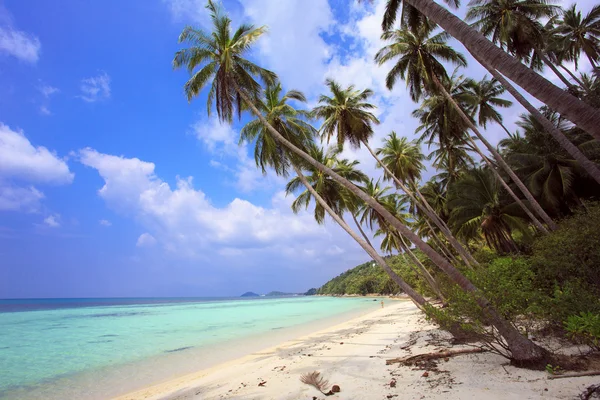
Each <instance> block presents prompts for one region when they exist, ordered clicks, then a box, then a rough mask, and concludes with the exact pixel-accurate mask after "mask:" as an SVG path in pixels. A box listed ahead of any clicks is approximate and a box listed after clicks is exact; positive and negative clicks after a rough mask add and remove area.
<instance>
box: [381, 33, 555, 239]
mask: <svg viewBox="0 0 600 400" xmlns="http://www.w3.org/2000/svg"><path fill="white" fill-rule="evenodd" d="M433 29H434V27H432V26H431V25H424V26H422V27H420V28H419V31H418V32H416V33H413V32H408V31H407V29H401V30H398V31H395V32H394V33H384V34H383V35H382V38H384V39H387V40H394V42H393V43H392V44H390V45H387V46H385V47H383V48H382V49H381V50H380V51H379V52H377V54H376V55H375V60H376V61H377V62H378V63H379V64H380V65H381V64H383V63H386V62H388V61H392V60H396V59H397V61H396V64H395V65H394V66H393V67H392V69H391V70H390V72H389V73H388V75H387V77H386V85H387V87H388V89H390V90H392V88H393V86H394V84H395V82H396V81H397V79H398V77H400V78H401V79H404V80H406V82H407V85H408V87H409V90H410V92H411V95H412V97H413V100H415V101H416V100H419V98H420V95H421V94H422V89H421V88H420V87H422V88H423V89H425V90H426V91H427V92H428V93H429V94H430V95H432V94H434V93H440V94H441V95H442V96H443V99H444V100H442V101H441V104H444V103H446V101H447V103H448V104H447V106H446V107H447V108H448V109H454V112H452V111H451V110H450V112H448V110H446V111H445V112H443V114H442V113H440V114H439V115H440V118H443V119H444V125H445V126H448V125H450V124H452V125H458V126H460V125H461V124H462V125H463V126H465V127H468V128H469V129H471V130H472V131H473V133H475V135H476V136H477V138H478V139H479V140H480V141H481V142H482V143H483V144H484V145H485V146H486V148H487V149H488V150H489V152H490V153H492V155H493V156H494V159H495V160H496V162H497V163H498V164H499V165H500V166H501V167H502V169H504V170H505V171H506V173H507V174H508V175H509V176H510V178H511V179H512V181H513V182H515V184H516V185H517V187H518V188H519V190H521V192H522V193H523V194H524V195H525V197H526V198H527V200H528V201H529V203H530V204H531V207H532V208H533V209H534V210H535V212H536V213H537V214H538V215H539V216H540V217H541V218H542V219H543V220H544V222H545V223H546V224H548V226H549V227H550V228H551V229H553V230H554V229H556V224H555V223H554V221H552V219H551V218H550V217H549V216H548V214H546V212H545V211H544V210H543V209H542V207H541V206H540V205H539V204H538V203H537V202H536V201H535V199H534V197H533V196H532V194H531V193H529V191H528V190H527V188H526V186H525V185H524V184H523V182H521V181H520V180H519V178H518V177H517V176H516V175H515V173H514V172H513V171H512V170H511V169H510V167H509V166H508V165H507V164H506V162H505V161H504V160H503V159H502V157H501V156H500V154H499V153H498V152H497V151H496V148H495V147H494V146H492V145H491V143H490V142H489V141H488V140H487V139H486V138H485V137H484V136H483V135H482V134H481V132H479V129H477V127H476V126H475V124H474V123H473V121H472V120H471V118H469V117H468V116H467V115H466V114H465V112H464V111H463V110H462V108H461V106H460V105H459V104H458V103H457V102H456V100H455V99H454V98H453V97H452V95H451V94H450V93H454V92H456V93H457V94H459V95H460V96H461V97H464V92H465V85H464V82H463V81H462V80H461V79H458V80H457V79H450V78H448V75H447V73H446V70H445V68H444V66H443V65H442V64H441V62H440V61H439V60H438V59H437V57H439V58H441V59H442V60H445V61H449V62H453V63H454V64H457V65H463V66H464V65H466V61H465V59H464V57H463V56H462V55H461V54H460V53H458V52H456V51H454V50H453V49H452V48H451V46H449V45H448V44H447V43H446V39H445V37H444V36H443V35H442V36H440V35H435V36H433V37H431V38H430V36H431V33H432V31H433ZM445 85H446V86H450V88H449V89H450V90H448V89H447V88H446V87H445ZM447 115H455V117H454V118H450V117H448V116H447ZM426 125H427V124H426ZM453 130H454V129H453ZM458 132H462V130H461V131H458ZM453 136H454V137H456V135H453ZM468 138H469V139H470V136H469V137H468ZM439 142H440V143H444V140H440V141H439ZM470 142H471V144H473V145H475V143H474V141H472V140H470ZM475 147H476V145H475ZM483 157H484V159H486V158H485V156H483ZM521 204H522V203H521ZM526 212H528V214H531V213H530V212H529V210H526ZM531 217H533V215H531ZM532 221H533V222H534V223H535V224H536V225H537V226H538V228H539V229H540V230H541V231H542V232H544V231H546V229H545V228H544V227H543V225H542V224H541V223H539V221H538V222H536V221H537V219H536V218H535V217H533V218H532Z"/></svg>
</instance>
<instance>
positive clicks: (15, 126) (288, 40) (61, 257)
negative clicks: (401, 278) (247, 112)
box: [0, 0, 591, 298]
mask: <svg viewBox="0 0 600 400" xmlns="http://www.w3.org/2000/svg"><path fill="white" fill-rule="evenodd" d="M348 4H350V3H348V2H347V1H342V0H331V1H329V2H328V1H327V0H304V1H303V0H287V1H285V2H274V1H272V0H245V1H243V2H241V3H238V2H235V1H233V0H232V1H226V2H225V5H226V7H227V8H228V9H229V10H230V13H231V15H232V17H233V18H234V22H240V21H249V22H253V23H256V24H258V25H263V24H266V25H268V26H269V28H270V32H269V35H268V36H267V37H265V38H264V39H263V40H262V41H261V42H260V44H259V46H258V47H257V49H256V51H255V52H254V53H253V55H252V57H253V58H254V60H255V61H256V62H258V63H260V64H261V65H263V66H265V67H267V68H269V69H272V70H273V71H275V72H277V73H278V74H279V76H280V77H281V80H282V82H283V83H284V85H285V86H286V87H287V88H295V89H299V90H303V91H305V93H307V95H308V97H309V102H310V103H311V105H314V104H315V99H316V97H317V95H318V94H319V92H320V91H321V90H322V83H323V81H324V79H325V78H326V77H330V76H332V77H335V78H336V79H338V80H340V81H341V82H343V83H354V84H356V85H357V86H358V87H361V88H362V87H367V86H368V87H371V88H373V89H374V90H375V92H376V97H375V102H376V103H377V104H378V105H379V107H380V108H379V110H378V113H379V116H380V119H381V120H382V124H381V125H380V126H379V127H378V128H377V132H376V135H375V137H374V138H373V143H374V145H377V144H378V143H379V142H380V140H381V138H382V137H383V136H384V135H385V134H387V133H389V131H390V130H392V129H394V130H396V131H397V132H399V133H401V134H404V135H407V136H410V137H412V136H414V133H413V132H414V129H415V127H416V124H415V122H414V121H413V120H412V119H411V118H410V112H411V111H412V110H413V109H414V108H415V105H414V104H413V103H412V102H411V101H410V99H409V98H408V95H407V93H406V90H405V89H404V88H403V87H402V84H400V85H398V88H397V89H395V90H394V91H392V92H389V91H387V90H386V89H385V87H384V78H385V73H386V72H387V70H386V69H385V67H384V68H379V67H376V66H375V65H374V64H373V62H372V57H373V55H374V53H375V52H376V51H377V50H378V49H379V47H380V46H381V43H380V42H379V39H378V38H379V35H380V33H381V32H380V22H381V15H382V11H383V5H384V2H383V1H381V0H380V1H374V2H373V3H372V4H371V5H369V4H366V5H365V4H363V5H361V6H358V5H356V4H351V5H348ZM590 4H591V3H590ZM203 6H204V1H200V0H129V1H123V2H116V1H109V2H101V1H88V2H82V1H79V0H62V1H61V2H60V3H56V2H49V1H44V0H28V1H22V0H5V1H4V2H2V1H0V298H11V297H97V296H100V297H102V296H213V295H238V294H240V293H242V292H244V291H247V290H252V291H257V292H266V291H270V290H283V291H304V290H306V289H308V288H309V287H314V286H319V285H321V284H323V283H324V282H325V281H326V280H328V279H330V278H331V277H333V276H335V275H337V274H338V273H340V272H342V271H344V270H345V269H347V268H349V267H352V266H354V265H356V264H358V263H361V262H364V261H366V260H367V257H366V256H365V255H364V254H363V253H362V252H361V250H360V249H359V248H358V246H356V245H355V244H354V243H353V242H352V241H351V240H350V239H349V238H347V237H346V236H345V234H343V233H342V232H341V231H340V230H339V229H338V228H337V227H335V226H333V223H331V222H328V223H327V224H326V225H325V226H318V225H317V224H316V223H315V222H314V221H313V219H312V217H311V215H310V213H301V214H299V215H293V214H292V212H291V211H290V209H289V205H290V203H291V202H292V201H293V197H291V196H287V197H286V196H285V193H284V192H283V188H284V185H285V180H284V179H282V178H278V177H275V176H273V174H268V175H267V176H262V175H261V173H260V172H259V171H258V170H257V169H256V168H255V166H254V161H253V159H252V155H251V154H252V153H251V151H252V150H251V148H249V147H248V146H242V147H240V146H238V144H237V133H238V132H239V129H240V127H241V126H242V124H243V122H245V121H247V119H246V118H247V117H245V118H244V119H243V121H242V122H241V123H239V122H238V123H235V124H234V125H233V126H224V125H220V124H219V123H218V122H217V121H215V120H214V119H209V118H208V117H207V116H206V114H205V97H204V96H201V97H200V98H199V99H197V100H195V101H194V102H192V103H191V104H188V102H187V101H186V99H185V97H184V96H183V93H182V86H183V84H184V82H185V81H186V79H187V77H188V76H187V73H186V72H185V71H173V70H172V67H171V60H172V58H173V54H174V52H175V51H176V50H177V49H178V48H179V47H178V45H177V37H178V35H179V33H180V32H181V30H182V28H183V27H184V26H185V24H194V25H200V26H205V25H206V23H207V18H206V13H205V10H204V8H203ZM586 6H587V5H583V7H584V8H585V7H586ZM471 64H473V63H471ZM466 73H468V74H469V75H471V76H474V77H481V76H482V75H483V71H482V69H481V68H479V67H478V66H476V65H473V66H471V67H469V69H467V71H466ZM549 78H551V79H554V78H553V77H551V76H549ZM521 112H522V111H521V110H520V109H518V108H517V107H513V108H511V109H509V110H507V111H506V112H505V114H504V115H505V118H506V121H507V124H508V125H509V126H512V125H513V123H514V121H515V119H516V117H517V116H518V114H519V113H521ZM488 134H489V136H490V137H491V138H492V139H495V140H497V139H498V138H499V137H500V135H501V132H500V130H499V129H496V128H492V129H490V130H489V132H488ZM345 155H346V156H348V157H351V158H355V159H358V160H359V161H361V163H362V165H363V168H364V169H365V170H366V171H367V172H368V173H370V174H371V175H372V176H378V172H377V171H376V170H375V165H374V163H373V162H372V161H371V160H370V158H369V157H368V155H367V154H365V152H364V151H362V150H357V151H354V150H346V153H345Z"/></svg>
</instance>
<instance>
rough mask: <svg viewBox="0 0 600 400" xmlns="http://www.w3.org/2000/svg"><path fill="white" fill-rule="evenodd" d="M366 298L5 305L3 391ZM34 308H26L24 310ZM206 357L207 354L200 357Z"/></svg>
mask: <svg viewBox="0 0 600 400" xmlns="http://www.w3.org/2000/svg"><path fill="white" fill-rule="evenodd" d="M371 301H372V300H369V299H364V298H330V297H296V298H279V299H252V300H239V299H235V300H192V299H185V300H177V299H164V300H160V299H139V300H137V301H136V300H135V299H128V300H122V301H118V300H98V299H94V300H62V301H61V300H52V301H49V302H48V301H46V302H44V301H37V302H27V301H24V302H23V301H22V302H21V303H19V302H15V301H12V302H11V301H0V327H1V329H0V397H2V394H3V392H4V394H6V393H9V392H11V391H14V390H19V393H21V395H23V393H27V391H26V388H28V387H35V386H39V385H43V384H47V383H49V382H53V381H57V380H59V379H64V377H68V376H71V375H77V374H80V373H83V372H90V371H93V370H101V369H103V368H104V369H105V368H107V367H114V366H118V365H124V364H131V363H135V362H140V361H143V360H145V359H149V358H152V357H157V356H160V355H168V354H170V353H176V352H185V351H187V350H189V349H194V350H196V351H200V350H201V349H202V348H208V347H210V346H214V345H216V344H219V343H223V342H227V341H231V340H236V339H240V338H243V337H246V336H250V335H256V334H261V333H264V332H270V331H273V330H276V329H282V328H286V327H290V326H294V325H298V324H303V323H308V322H310V321H315V320H318V319H322V318H327V317H330V316H333V315H336V314H341V313H346V312H351V311H358V310H360V309H366V308H369V307H373V303H372V302H371ZM22 310H28V311H22ZM200 354H201V353H200Z"/></svg>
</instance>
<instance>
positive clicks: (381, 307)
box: [381, 300, 383, 308]
mask: <svg viewBox="0 0 600 400" xmlns="http://www.w3.org/2000/svg"><path fill="white" fill-rule="evenodd" d="M381 308H383V300H381Z"/></svg>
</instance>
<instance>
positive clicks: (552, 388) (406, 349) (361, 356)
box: [118, 300, 600, 400]
mask: <svg viewBox="0 0 600 400" xmlns="http://www.w3.org/2000/svg"><path fill="white" fill-rule="evenodd" d="M448 337H449V336H448V335H447V334H445V333H444V332H442V331H440V330H438V329H436V328H435V326H433V325H432V324H430V323H428V322H427V321H425V319H424V317H423V315H422V314H421V313H420V312H419V311H418V310H417V309H416V307H415V306H414V305H413V304H412V303H411V302H410V301H407V300H394V301H392V300H390V301H386V302H385V308H383V309H378V310H376V311H373V312H370V313H368V314H366V315H364V316H361V317H358V318H355V319H352V320H350V321H347V322H345V323H342V324H339V325H336V326H333V327H330V328H327V329H325V330H321V331H319V332H315V333H313V334H310V335H308V336H304V337H300V338H297V339H295V340H291V341H287V342H284V343H281V344H279V345H276V346H273V347H271V348H266V349H264V350H262V351H258V352H254V353H252V354H249V355H247V356H244V357H242V358H239V359H236V360H233V361H230V362H227V363H224V364H220V365H217V366H214V367H212V368H209V369H205V370H202V371H198V372H196V373H193V374H189V375H186V376H182V377H180V378H177V379H173V380H170V381H167V382H164V383H162V384H159V385H156V386H151V387H148V388H145V389H143V390H140V391H137V392H134V393H130V394H127V395H125V396H121V397H118V400H133V399H146V400H158V399H165V400H184V399H185V400H187V399H195V400H209V399H244V400H246V399H277V400H282V399H289V400H292V399H313V400H314V399H325V398H328V399H356V400H359V399H361V400H364V399H573V398H575V397H576V396H578V395H579V393H581V392H582V391H584V390H585V388H587V387H588V386H590V385H592V384H597V383H598V382H599V381H600V378H599V377H597V376H596V377H594V376H591V377H579V378H565V379H555V380H549V379H547V377H548V373H547V372H545V371H531V370H527V369H520V368H515V367H513V366H511V365H509V363H508V362H507V360H505V359H504V358H502V357H500V356H497V355H494V354H490V353H479V354H467V355H460V356H455V357H452V358H450V359H448V361H445V360H439V361H437V362H436V363H429V364H428V365H427V366H426V367H415V366H412V367H409V366H399V365H398V364H396V365H386V361H385V360H386V359H389V358H394V357H404V356H410V355H416V354H422V353H430V352H435V351H438V350H443V349H448V348H449V347H450V346H451V345H450V344H449V342H448V340H447V339H448ZM462 347H465V346H462ZM457 348H461V347H460V346H458V347H457V346H454V347H453V349H457ZM423 368H424V369H423ZM313 371H318V372H320V373H321V374H322V375H323V377H324V378H325V379H327V380H328V381H329V383H330V386H331V385H339V387H340V388H341V391H340V392H339V393H336V394H334V395H331V396H328V397H326V396H325V395H323V394H321V393H320V392H319V391H318V390H317V389H315V388H314V387H312V386H309V385H306V384H304V383H302V382H301V381H300V377H301V376H302V375H303V374H306V373H310V372H313ZM425 372H427V373H425ZM327 390H329V388H328V389H327Z"/></svg>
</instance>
